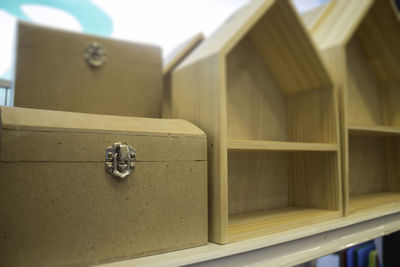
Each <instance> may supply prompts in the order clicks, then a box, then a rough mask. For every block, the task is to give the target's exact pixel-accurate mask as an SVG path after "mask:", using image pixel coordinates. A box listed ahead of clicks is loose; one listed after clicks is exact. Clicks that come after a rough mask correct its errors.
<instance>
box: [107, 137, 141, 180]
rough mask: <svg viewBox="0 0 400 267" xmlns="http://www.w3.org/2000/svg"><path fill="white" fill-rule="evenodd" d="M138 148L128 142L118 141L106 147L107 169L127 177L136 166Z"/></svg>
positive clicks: (116, 175)
mask: <svg viewBox="0 0 400 267" xmlns="http://www.w3.org/2000/svg"><path fill="white" fill-rule="evenodd" d="M135 161H136V150H135V149H133V148H132V147H131V146H129V145H128V144H127V143H124V142H118V143H115V144H113V145H112V146H109V147H107V148H106V170H107V171H108V172H109V173H110V174H111V175H113V176H115V177H118V178H121V179H125V178H126V177H128V175H130V174H131V173H132V172H133V171H134V170H135V167H136V162H135Z"/></svg>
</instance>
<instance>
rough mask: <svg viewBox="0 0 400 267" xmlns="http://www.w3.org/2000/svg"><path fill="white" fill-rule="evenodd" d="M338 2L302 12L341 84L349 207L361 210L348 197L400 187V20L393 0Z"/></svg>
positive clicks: (345, 187) (345, 189)
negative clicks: (399, 161) (399, 164)
mask: <svg viewBox="0 0 400 267" xmlns="http://www.w3.org/2000/svg"><path fill="white" fill-rule="evenodd" d="M334 2H335V3H334V4H331V8H328V7H327V6H325V7H321V8H319V9H318V10H314V11H311V12H309V13H307V14H305V15H303V18H304V22H305V23H306V25H307V28H308V29H309V31H310V32H311V33H312V36H313V39H314V40H315V41H316V43H317V45H318V47H319V49H320V50H321V53H322V55H323V58H324V61H325V62H326V64H327V66H328V69H329V72H330V73H331V75H332V77H333V79H334V82H335V84H336V87H337V88H338V96H339V106H340V109H339V111H340V121H341V129H342V130H341V141H342V146H341V150H342V172H343V192H344V211H345V214H350V213H352V214H353V215H354V214H356V216H357V212H358V211H357V210H359V209H358V208H354V207H350V206H351V205H352V204H351V202H349V197H351V198H352V197H353V196H356V195H357V196H360V198H361V197H362V196H363V195H365V199H367V198H368V196H372V195H371V194H372V193H383V192H387V191H394V192H398V183H399V179H400V176H399V173H398V167H397V166H398V153H399V150H398V146H397V143H396V140H397V139H396V138H397V137H396V138H395V136H396V135H398V129H397V128H398V126H399V120H398V117H399V114H400V113H399V105H398V104H397V103H398V101H399V99H400V98H399V97H400V94H399V90H398V89H399V82H398V81H399V69H400V68H399V66H398V64H399V56H400V52H399V50H398V49H395V47H396V48H397V47H399V46H400V23H399V21H398V20H397V19H396V16H395V12H393V9H392V6H391V3H390V2H391V1H382V0H376V1H373V0H365V1H345V0H337V1H334ZM349 135H350V136H349ZM389 199H390V198H389ZM366 203H368V202H366ZM377 203H378V204H379V203H380V202H379V201H377ZM349 205H350V206H349ZM388 207H394V206H393V205H392V206H390V205H389V206H388ZM365 208H366V210H368V206H365ZM373 211H374V209H372V208H371V212H373ZM363 212H367V211H365V210H364V211H363Z"/></svg>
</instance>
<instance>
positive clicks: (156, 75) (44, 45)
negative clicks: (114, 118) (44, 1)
mask: <svg viewBox="0 0 400 267" xmlns="http://www.w3.org/2000/svg"><path fill="white" fill-rule="evenodd" d="M93 41H96V42H98V43H100V44H101V45H102V46H103V47H104V49H105V51H106V58H107V60H106V63H105V64H104V65H103V66H102V67H99V68H93V67H90V66H89V65H88V64H87V63H86V62H85V60H84V51H85V48H86V46H87V45H89V44H91V43H92V42H93ZM161 61H162V60H161V49H160V48H159V47H156V46H151V45H144V44H138V43H129V42H125V41H119V40H112V39H107V38H102V37H97V36H91V35H83V34H78V33H72V32H67V31H61V30H56V29H52V28H47V27H42V26H37V25H33V24H29V23H24V22H19V24H18V42H17V60H16V64H15V65H16V67H15V80H14V81H15V84H14V89H15V92H14V105H15V106H17V107H29V108H40V109H50V110H64V111H75V112H85V113H97V114H110V115H125V116H138V117H153V118H154V117H160V116H161V99H162V66H161V64H162V63H161Z"/></svg>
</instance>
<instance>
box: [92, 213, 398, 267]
mask: <svg viewBox="0 0 400 267" xmlns="http://www.w3.org/2000/svg"><path fill="white" fill-rule="evenodd" d="M399 230H400V207H399V209H397V210H391V211H390V212H388V211H385V210H382V212H380V213H379V214H377V213H374V214H372V215H367V214H366V215H363V216H349V217H342V218H339V219H336V220H334V221H330V222H325V223H319V224H317V225H315V226H313V227H305V228H304V229H297V230H294V231H287V232H284V233H278V234H275V235H269V236H265V237H260V238H254V239H249V240H245V241H240V242H236V243H232V244H227V245H218V244H214V243H209V244H208V245H206V246H202V247H197V248H191V249H185V250H180V251H175V252H169V253H164V254H159V255H153V256H148V257H142V258H136V259H131V260H125V261H119V262H113V263H107V264H103V265H99V266H102V267H131V266H154V267H156V266H157V267H158V266H182V265H189V264H194V266H230V267H234V266H244V265H246V266H293V265H297V264H301V263H303V262H307V261H310V260H312V259H315V258H318V257H322V256H324V255H327V254H330V253H333V252H336V251H340V250H342V249H345V248H348V247H351V246H354V245H356V244H359V243H362V242H365V241H368V240H371V239H374V238H377V237H379V236H383V235H387V234H390V233H392V232H396V231H399ZM288 238H289V239H290V240H288Z"/></svg>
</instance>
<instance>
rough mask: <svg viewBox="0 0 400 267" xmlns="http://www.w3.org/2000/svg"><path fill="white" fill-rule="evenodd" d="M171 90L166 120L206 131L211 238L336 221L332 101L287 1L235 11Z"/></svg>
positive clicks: (305, 227)
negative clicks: (188, 123) (180, 120)
mask: <svg viewBox="0 0 400 267" xmlns="http://www.w3.org/2000/svg"><path fill="white" fill-rule="evenodd" d="M172 85H173V86H172V116H173V117H177V118H184V119H187V120H189V121H191V122H193V123H195V124H196V125H198V126H199V127H200V128H201V129H202V130H204V131H205V132H206V134H207V138H208V164H209V165H208V166H209V171H208V177H209V225H210V227H209V238H210V239H211V240H212V241H215V242H218V243H222V244H223V243H229V242H234V241H238V240H242V239H246V238H251V237H256V236H261V235H269V234H271V235H272V234H276V233H279V238H280V241H281V242H282V240H283V239H285V238H286V239H290V238H293V236H292V235H289V234H284V233H283V232H285V233H289V232H290V233H299V232H302V233H305V232H307V231H308V230H312V231H318V228H317V227H315V226H314V225H313V224H315V223H318V222H322V221H326V220H329V219H334V218H337V217H339V216H341V215H342V213H341V208H342V203H341V199H342V197H341V178H340V172H339V163H340V162H339V153H338V142H339V138H338V137H339V129H338V118H337V117H338V114H337V113H338V110H337V100H336V96H335V93H334V90H333V89H334V88H333V85H332V82H331V79H330V77H329V75H328V73H327V71H326V68H325V66H324V65H323V64H322V61H321V60H320V57H319V54H318V52H317V50H316V48H315V46H314V44H313V42H312V40H311V39H310V37H309V36H308V35H307V31H306V29H305V28H304V26H303V25H302V23H301V20H300V18H299V17H298V15H297V13H296V11H295V9H294V7H293V6H292V4H291V3H290V2H289V1H285V0H279V1H259V0H258V1H252V2H251V3H250V4H249V5H247V6H245V7H244V8H243V9H241V10H239V11H238V13H237V14H235V15H234V16H233V17H231V18H230V19H229V20H228V21H226V23H225V24H224V25H222V26H221V28H220V29H219V30H217V31H216V32H215V33H214V34H213V35H212V36H210V37H209V38H207V39H206V40H204V42H203V43H202V44H200V46H199V47H198V48H196V50H195V51H194V52H193V53H192V54H190V55H189V57H188V58H186V59H185V60H184V61H183V62H182V63H181V64H180V65H179V66H178V67H177V69H176V70H175V71H174V72H173V76H172ZM300 229H301V230H300ZM275 236H278V234H276V235H275ZM297 237H298V236H297ZM271 239H273V238H272V237H271Z"/></svg>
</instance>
